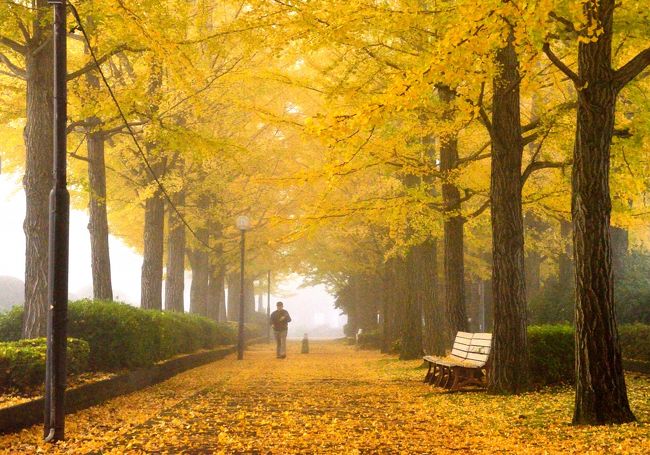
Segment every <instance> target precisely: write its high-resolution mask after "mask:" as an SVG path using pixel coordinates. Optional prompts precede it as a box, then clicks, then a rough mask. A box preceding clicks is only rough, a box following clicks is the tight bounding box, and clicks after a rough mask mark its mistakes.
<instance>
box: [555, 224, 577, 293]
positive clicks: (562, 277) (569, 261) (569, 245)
mask: <svg viewBox="0 0 650 455" xmlns="http://www.w3.org/2000/svg"><path fill="white" fill-rule="evenodd" d="M560 237H562V240H563V241H564V242H566V245H565V247H564V251H562V252H561V253H560V258H559V261H558V281H559V282H560V283H562V285H563V286H571V288H572V289H573V287H574V285H575V274H574V273H575V272H574V269H573V227H572V226H571V223H570V222H569V221H565V220H560Z"/></svg>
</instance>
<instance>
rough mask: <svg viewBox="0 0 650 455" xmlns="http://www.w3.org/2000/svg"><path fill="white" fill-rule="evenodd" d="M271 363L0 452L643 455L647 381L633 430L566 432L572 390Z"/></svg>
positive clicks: (632, 380) (214, 371)
mask: <svg viewBox="0 0 650 455" xmlns="http://www.w3.org/2000/svg"><path fill="white" fill-rule="evenodd" d="M297 352H299V344H298V343H295V344H292V345H290V352H289V354H290V355H289V358H288V359H286V360H277V359H275V358H274V355H273V352H272V349H271V348H270V347H269V346H267V345H259V346H254V347H252V349H251V350H249V351H248V352H247V354H246V358H245V360H243V361H239V362H238V361H237V360H235V359H234V358H233V357H229V358H228V359H225V360H222V361H218V362H215V363H212V364H210V365H206V366H203V367H201V368H197V369H195V370H191V371H188V372H185V373H183V374H180V375H178V376H176V377H174V378H172V379H171V380H169V381H166V382H164V383H162V384H159V385H157V386H154V387H151V388H149V389H146V390H143V391H140V392H137V393H134V394H131V395H128V396H125V397H120V398H117V399H114V400H111V401H109V402H107V403H106V404H104V405H102V406H96V407H94V408H91V409H88V410H85V411H82V412H79V413H77V414H74V415H72V416H70V417H69V418H68V427H67V435H68V440H67V441H65V442H64V443H61V444H58V445H56V446H48V445H46V444H43V443H41V442H40V436H41V431H42V430H41V428H40V427H34V428H31V429H28V430H25V431H23V432H21V433H19V434H15V435H7V436H3V437H1V438H0V449H1V450H2V451H3V452H4V453H34V452H44V453H75V454H78V453H81V454H83V453H103V454H119V453H223V454H232V453H259V454H262V453H263V454H268V453H272V454H291V453H334V454H375V453H387V454H388V453H390V454H402V453H404V454H411V453H452V452H453V453H493V452H499V453H522V452H523V453H539V454H542V453H649V452H650V426H649V425H648V424H649V422H650V400H649V398H650V380H649V379H648V378H647V377H643V376H640V375H631V376H630V377H629V378H628V382H629V388H630V398H631V400H632V406H633V409H634V411H635V412H636V415H637V417H638V418H639V420H640V422H641V423H639V424H629V425H621V426H615V427H573V426H571V425H570V424H569V422H570V420H571V409H572V399H573V393H572V391H571V390H570V389H568V388H567V389H559V390H558V389H554V390H546V391H542V392H536V393H530V394H525V395H521V396H517V397H501V396H498V397H497V396H488V395H486V394H485V393H484V392H473V391H466V392H461V393H449V392H446V391H443V390H440V389H432V388H430V387H429V386H427V385H424V384H422V383H421V382H420V381H421V379H422V377H423V376H424V371H423V370H422V369H420V368H419V366H420V362H419V361H415V362H399V361H396V360H394V359H392V358H390V357H388V356H384V355H381V354H379V353H375V352H368V351H355V350H354V349H353V348H351V347H348V346H344V345H342V344H339V343H336V342H320V343H312V353H311V354H309V355H300V354H297Z"/></svg>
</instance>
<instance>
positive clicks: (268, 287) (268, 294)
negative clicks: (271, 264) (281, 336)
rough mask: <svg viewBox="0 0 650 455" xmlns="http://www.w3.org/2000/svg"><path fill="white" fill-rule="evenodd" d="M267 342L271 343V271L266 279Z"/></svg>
mask: <svg viewBox="0 0 650 455" xmlns="http://www.w3.org/2000/svg"><path fill="white" fill-rule="evenodd" d="M266 319H267V321H266V342H267V343H270V342H271V271H270V270H269V272H268V275H267V277H266Z"/></svg>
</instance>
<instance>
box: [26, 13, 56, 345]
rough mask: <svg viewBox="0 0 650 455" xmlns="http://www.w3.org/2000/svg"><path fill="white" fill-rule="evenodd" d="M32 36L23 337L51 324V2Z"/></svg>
mask: <svg viewBox="0 0 650 455" xmlns="http://www.w3.org/2000/svg"><path fill="white" fill-rule="evenodd" d="M35 6H36V8H35V16H34V20H33V22H32V26H33V28H32V39H31V41H30V43H29V44H28V49H27V52H26V57H25V71H26V73H27V100H26V104H27V125H26V126H25V133H24V135H25V151H26V159H25V176H24V178H23V187H24V189H25V198H26V210H25V221H24V223H23V230H24V232H25V314H24V317H23V327H22V336H23V338H37V337H44V336H45V335H46V331H47V330H46V329H47V290H48V284H47V277H48V271H47V267H48V261H47V252H48V250H49V248H48V245H49V243H48V225H49V194H50V190H51V189H52V144H53V138H52V124H53V118H52V115H53V114H52V113H53V109H54V108H53V99H52V96H53V95H52V86H53V84H54V74H53V70H52V64H53V62H52V52H51V47H48V46H47V45H46V43H47V42H48V41H50V40H51V35H52V33H51V30H50V28H51V26H50V19H49V18H50V8H49V7H48V2H47V0H36V1H35Z"/></svg>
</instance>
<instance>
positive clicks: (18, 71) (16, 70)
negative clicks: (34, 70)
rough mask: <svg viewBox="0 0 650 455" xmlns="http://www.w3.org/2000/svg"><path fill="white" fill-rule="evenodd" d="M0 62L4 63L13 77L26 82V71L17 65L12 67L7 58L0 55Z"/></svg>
mask: <svg viewBox="0 0 650 455" xmlns="http://www.w3.org/2000/svg"><path fill="white" fill-rule="evenodd" d="M0 62H1V63H4V65H5V66H6V67H7V68H9V70H10V71H11V72H12V73H13V75H14V76H16V77H17V78H19V79H22V80H27V71H25V70H24V69H23V68H21V67H19V66H17V65H14V64H13V63H12V62H11V60H9V57H7V56H6V55H4V54H0Z"/></svg>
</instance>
